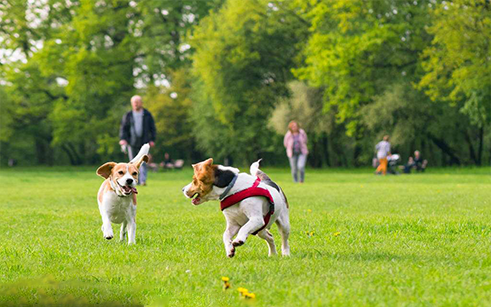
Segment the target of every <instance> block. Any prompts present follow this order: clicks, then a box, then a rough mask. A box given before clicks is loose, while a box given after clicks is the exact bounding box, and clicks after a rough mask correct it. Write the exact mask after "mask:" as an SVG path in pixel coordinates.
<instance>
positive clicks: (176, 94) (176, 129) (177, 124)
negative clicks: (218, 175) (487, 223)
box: [144, 69, 194, 160]
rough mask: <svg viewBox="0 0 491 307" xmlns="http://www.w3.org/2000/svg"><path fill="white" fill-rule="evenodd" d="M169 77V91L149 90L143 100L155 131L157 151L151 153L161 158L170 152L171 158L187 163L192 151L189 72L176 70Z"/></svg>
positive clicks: (162, 89)
mask: <svg viewBox="0 0 491 307" xmlns="http://www.w3.org/2000/svg"><path fill="white" fill-rule="evenodd" d="M171 78H172V85H171V86H170V87H169V88H165V87H160V88H159V87H150V88H148V89H147V92H146V95H145V97H144V101H145V106H146V108H147V109H148V110H149V111H150V112H151V113H152V115H153V117H154V119H155V127H156V129H157V131H159V139H158V141H157V146H156V147H157V148H155V149H152V154H153V156H159V157H163V155H164V152H170V153H171V156H176V155H177V158H186V159H188V160H189V159H191V156H192V153H193V150H194V137H193V134H192V121H191V119H190V116H191V106H192V101H191V98H190V95H191V93H190V92H191V84H190V80H189V71H188V70H187V69H180V70H177V71H175V72H173V73H172V74H171ZM157 160H160V158H159V159H157Z"/></svg>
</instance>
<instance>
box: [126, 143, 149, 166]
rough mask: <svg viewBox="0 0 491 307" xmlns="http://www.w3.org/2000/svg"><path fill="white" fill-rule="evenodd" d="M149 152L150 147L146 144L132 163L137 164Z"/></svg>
mask: <svg viewBox="0 0 491 307" xmlns="http://www.w3.org/2000/svg"><path fill="white" fill-rule="evenodd" d="M149 151H150V145H148V143H147V144H145V145H143V146H142V148H141V149H140V151H139V152H138V154H137V155H136V157H134V158H133V159H132V160H131V161H130V163H136V162H138V161H140V159H141V158H142V157H143V156H144V155H146V154H148V152H149Z"/></svg>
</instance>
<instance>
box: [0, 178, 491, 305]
mask: <svg viewBox="0 0 491 307" xmlns="http://www.w3.org/2000/svg"><path fill="white" fill-rule="evenodd" d="M266 171H267V172H268V173H269V175H270V176H271V177H272V178H273V179H274V180H276V181H277V182H278V183H279V184H280V185H281V186H282V187H283V189H284V190H285V193H286V194H287V196H288V199H289V201H290V205H291V212H290V218H291V225H292V233H291V237H290V244H291V251H292V256H291V257H289V258H282V257H272V258H268V256H267V254H268V251H267V245H266V243H265V242H264V241H263V240H261V239H259V238H256V237H250V239H249V240H248V242H247V243H246V244H245V245H244V246H242V247H239V248H238V251H237V254H236V257H235V258H233V259H228V258H226V256H225V251H224V248H223V245H222V233H223V230H224V228H225V219H224V217H223V215H222V213H221V212H220V210H219V205H218V203H217V202H209V203H205V204H203V205H201V206H199V207H195V206H192V205H191V203H190V201H189V200H187V199H185V198H184V196H183V195H182V194H181V187H182V186H184V185H185V184H187V183H188V182H189V181H190V178H191V175H192V173H191V170H190V169H189V170H184V171H181V172H171V173H151V174H150V175H149V177H150V178H149V185H148V186H146V187H140V188H139V196H138V197H139V201H138V214H137V224H138V227H137V233H136V242H137V243H136V245H133V246H127V245H126V244H125V243H124V244H123V243H120V242H118V241H117V240H111V241H106V240H104V239H103V237H102V232H101V230H100V226H101V219H100V214H99V212H98V208H97V203H96V193H97V190H98V188H99V185H100V184H101V182H102V179H101V178H99V177H97V176H96V175H95V168H94V169H92V168H54V169H49V168H27V169H22V168H19V169H10V170H5V169H4V170H0V185H1V186H2V189H0V197H1V199H2V202H1V204H0V235H1V237H0V305H2V306H4V305H5V306H16V305H31V304H40V305H48V304H51V303H57V304H62V305H70V306H77V305H78V306H85V305H89V304H102V305H103V306H106V305H111V304H112V305H120V304H125V305H133V304H135V305H137V304H153V305H155V306H160V305H168V306H237V305H249V304H250V305H252V306H331V305H357V306H360V305H361V306H363V305H385V306H394V305H431V306H441V305H446V306H454V305H466V306H467V305H491V169H489V168H482V169H469V170H462V169H449V170H445V169H441V170H431V169H430V170H429V172H428V173H426V174H412V175H405V176H403V175H401V176H387V177H380V176H374V175H373V174H372V173H371V171H370V170H355V171H353V170H351V171H350V170H324V171H314V170H308V172H307V178H306V180H307V183H305V184H304V185H295V184H293V183H292V182H291V179H290V175H289V173H288V170H286V169H269V170H268V169H266ZM114 229H115V235H116V237H118V233H119V228H117V227H115V228H114ZM272 232H273V235H275V238H276V243H277V245H279V244H280V239H279V234H278V230H277V229H276V226H273V228H272ZM312 232H313V233H312ZM222 276H227V277H229V278H230V283H231V286H232V287H231V289H228V290H226V291H224V290H223V289H222V281H221V277H222ZM238 287H244V288H247V289H248V290H249V291H250V292H253V293H255V294H256V298H255V299H254V300H252V301H251V300H248V301H246V300H244V299H241V298H240V297H239V292H238V291H237V288H238Z"/></svg>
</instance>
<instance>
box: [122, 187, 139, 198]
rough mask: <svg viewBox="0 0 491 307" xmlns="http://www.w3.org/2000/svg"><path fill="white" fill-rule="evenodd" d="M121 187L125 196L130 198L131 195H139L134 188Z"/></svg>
mask: <svg viewBox="0 0 491 307" xmlns="http://www.w3.org/2000/svg"><path fill="white" fill-rule="evenodd" d="M119 186H120V187H121V191H122V192H123V194H124V195H126V196H128V195H130V194H131V193H133V194H138V190H137V189H136V188H134V187H131V186H127V185H119Z"/></svg>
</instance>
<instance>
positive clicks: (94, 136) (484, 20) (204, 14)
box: [0, 0, 491, 167]
mask: <svg viewBox="0 0 491 307" xmlns="http://www.w3.org/2000/svg"><path fill="white" fill-rule="evenodd" d="M135 94H138V95H141V96H142V97H143V106H144V107H145V108H147V109H148V110H149V111H150V112H152V114H153V116H154V118H155V122H156V127H157V131H158V133H157V140H156V146H155V147H154V148H153V149H152V153H153V157H154V160H155V162H157V163H159V162H160V161H162V160H163V156H164V152H168V153H170V155H171V157H172V158H174V159H184V160H185V161H186V163H187V164H188V163H191V162H194V161H199V160H201V159H204V158H207V157H213V158H214V159H215V161H217V162H219V163H223V162H224V161H225V160H227V161H228V162H231V161H233V163H234V164H236V165H244V164H248V163H250V162H251V161H254V160H255V159H257V158H258V157H262V158H264V159H265V161H266V163H267V164H268V165H285V166H286V165H287V164H288V159H287V157H286V155H285V149H284V147H283V136H284V134H285V132H286V131H287V125H288V122H289V121H290V120H293V119H295V120H297V121H298V122H299V123H300V124H301V126H302V128H303V129H304V130H305V131H306V132H307V134H308V136H309V143H308V144H309V149H310V154H309V159H308V164H309V165H310V166H312V167H357V166H366V165H370V164H371V161H372V158H373V155H374V145H375V144H376V143H377V142H378V141H380V140H381V138H382V136H383V135H385V134H389V135H390V136H391V143H392V147H393V150H392V152H397V153H399V154H401V155H402V157H403V159H404V160H405V159H407V157H408V156H409V155H412V153H413V152H414V150H420V151H421V152H422V154H423V156H424V157H425V159H428V161H429V163H430V165H431V166H450V165H490V164H491V129H490V128H491V127H490V122H491V2H490V0H453V1H439V0H438V1H437V0H425V1H423V0H411V1H409V0H289V1H263V0H243V1H239V0H237V1H226V0H209V1H200V0H194V1H191V0H189V1H188V0H182V1H162V0H158V1H157V0H146V1H136V0H135V1H127V0H78V1H77V0H27V1H25V0H2V1H0V104H1V105H0V165H1V166H6V165H7V164H8V163H9V162H10V163H11V164H15V165H97V164H101V163H102V162H106V161H109V160H117V161H123V160H126V157H125V156H124V154H122V153H121V149H120V146H119V145H118V141H119V136H118V133H119V125H120V122H121V118H122V116H123V115H124V113H125V112H127V111H129V110H130V109H131V106H130V98H131V96H132V95H135Z"/></svg>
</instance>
